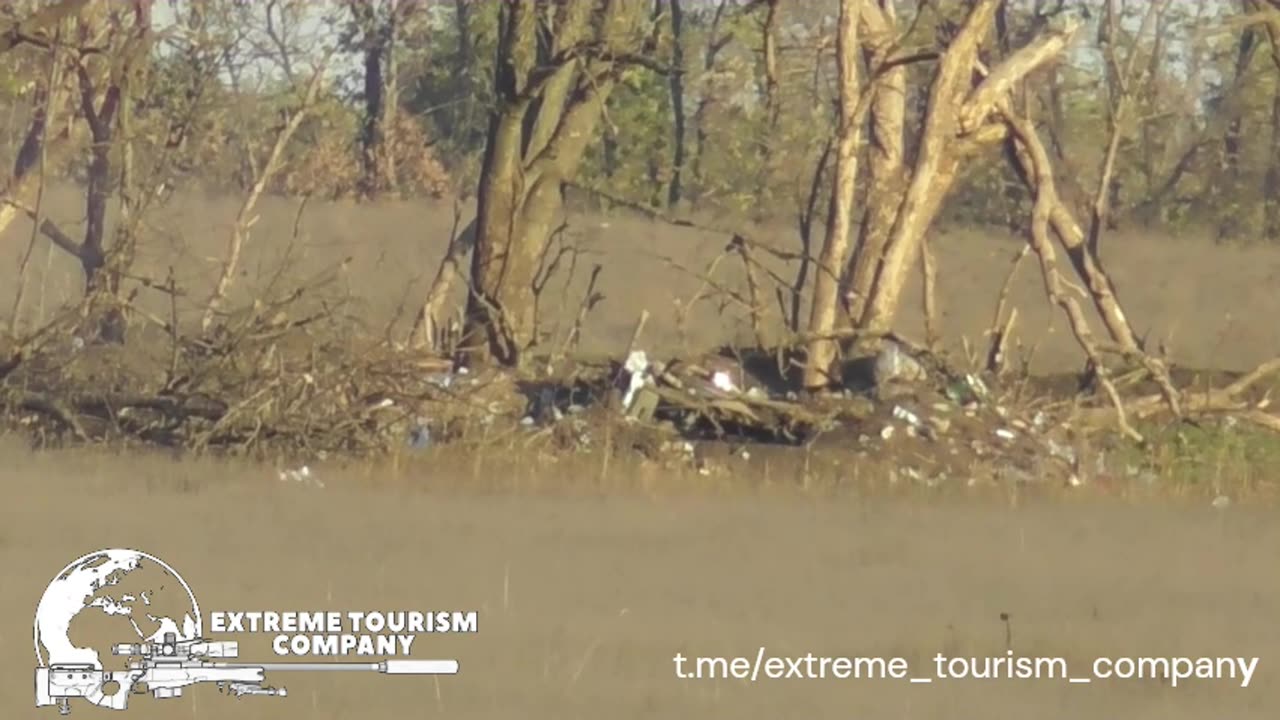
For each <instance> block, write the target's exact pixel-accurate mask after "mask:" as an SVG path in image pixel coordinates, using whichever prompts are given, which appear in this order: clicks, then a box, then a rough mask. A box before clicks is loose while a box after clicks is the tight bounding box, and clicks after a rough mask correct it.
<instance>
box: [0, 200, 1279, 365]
mask: <svg viewBox="0 0 1280 720" xmlns="http://www.w3.org/2000/svg"><path fill="white" fill-rule="evenodd" d="M82 203H83V195H82V193H81V192H80V191H78V190H76V189H74V188H66V187H61V188H51V189H50V190H49V192H48V194H47V198H46V202H45V205H46V214H47V215H48V216H49V217H51V218H53V219H55V220H58V221H59V222H60V224H61V225H62V226H63V227H64V228H65V229H66V230H67V231H68V233H69V234H71V235H72V236H73V237H74V236H76V235H78V233H79V232H81V228H80V227H79V226H78V225H77V222H76V220H77V218H81V217H83V208H82ZM238 203H239V199H238V198H235V197H229V196H220V197H213V196H204V195H196V194H188V195H183V196H179V197H176V198H174V199H173V200H172V202H170V203H169V204H168V205H167V206H165V207H163V208H161V209H159V210H157V211H155V212H153V213H151V214H150V215H149V216H148V220H147V223H148V226H149V227H148V239H147V240H146V241H145V242H144V244H143V246H142V247H141V248H140V257H139V261H138V265H137V271H138V273H139V274H140V275H145V276H148V277H151V278H153V279H156V280H159V281H161V282H163V280H164V278H165V274H166V273H167V269H168V267H169V266H171V265H172V266H173V267H174V269H175V274H176V277H177V281H178V285H179V286H180V287H183V288H185V289H186V290H187V291H188V293H189V295H188V297H187V298H184V299H183V301H182V302H180V303H179V307H178V310H179V312H180V313H181V314H182V317H183V318H184V319H194V318H195V317H198V312H199V308H200V307H201V303H202V302H203V300H204V298H205V297H207V295H208V292H209V288H210V287H211V286H212V284H213V281H214V279H215V278H216V277H217V273H218V270H219V264H218V263H220V262H221V260H222V258H223V257H225V254H226V242H227V238H228V236H229V234H230V228H231V224H232V221H233V219H234V218H235V214H236V211H237V209H238V207H239V205H238ZM470 212H471V209H470V208H469V207H468V208H464V209H463V217H462V219H463V222H465V221H466V220H468V219H469V218H470V217H471V216H470V214H468V213H470ZM258 214H259V216H260V217H259V220H258V222H257V223H256V224H255V225H254V227H253V236H252V238H251V239H250V241H249V243H248V244H247V245H246V247H245V255H244V257H243V262H242V264H241V269H242V275H241V276H240V277H239V278H237V281H236V282H237V284H236V285H235V286H234V287H233V296H234V297H235V299H237V300H239V301H240V302H242V303H243V302H244V301H245V300H247V299H251V298H253V297H256V296H258V294H261V293H263V292H265V291H266V289H268V288H270V287H272V286H273V283H274V287H275V289H276V293H277V294H282V293H284V292H287V291H288V290H289V289H292V287H293V286H294V284H297V283H302V282H305V281H306V280H308V279H310V278H313V277H315V276H316V275H318V274H321V273H323V272H325V271H326V270H330V269H332V268H334V267H335V266H336V264H337V263H339V262H340V261H341V260H342V259H343V258H346V257H350V258H351V259H352V260H351V263H350V265H349V266H348V268H347V270H346V271H345V272H344V273H342V274H341V276H340V277H339V280H338V282H337V283H335V284H334V285H333V286H332V287H331V288H328V290H330V291H332V292H335V293H340V294H342V295H344V296H346V297H349V298H351V299H353V301H354V302H355V303H356V304H357V305H356V307H358V309H359V312H360V314H361V316H362V318H363V319H364V320H365V321H366V322H367V324H368V326H369V329H370V330H371V331H373V332H380V331H382V330H383V329H384V328H385V327H387V326H388V324H390V323H392V322H395V323H396V325H395V326H396V327H397V328H398V329H399V330H400V332H401V333H403V332H405V331H406V330H407V328H408V326H409V324H410V322H411V321H412V316H413V313H414V311H416V309H417V307H416V303H418V302H420V301H421V298H422V297H423V295H424V294H425V292H426V288H427V286H428V285H429V284H430V282H431V280H432V279H433V277H434V274H435V272H436V268H437V266H438V263H439V260H440V258H441V257H442V255H443V254H444V251H445V247H446V245H447V242H448V239H449V234H450V230H451V228H452V227H453V222H454V217H453V206H452V204H451V203H449V202H445V201H437V202H429V201H415V202H394V203H393V202H386V203H380V204H376V205H356V204H353V203H345V202H338V203H324V202H320V201H318V200H317V201H312V202H310V203H307V204H306V205H305V206H304V207H302V208H301V213H299V202H297V201H289V200H283V199H279V198H264V200H263V201H262V203H261V204H260V207H259V212H258ZM568 222H569V229H568V231H567V233H566V241H567V242H568V243H570V244H573V245H575V246H577V247H578V248H579V249H580V253H581V254H580V256H579V258H578V262H577V270H576V272H575V273H574V275H573V277H572V278H568V274H567V267H568V265H569V264H570V263H569V261H568V260H567V259H566V260H565V261H564V262H563V263H562V267H563V268H565V269H564V270H562V271H561V272H560V273H559V274H557V275H556V276H554V277H553V278H552V281H551V282H550V283H549V285H548V287H547V290H546V291H545V294H544V299H543V301H542V305H543V309H542V313H543V317H544V318H545V326H546V328H547V329H548V330H552V329H559V330H560V331H561V334H562V333H563V331H564V330H566V329H567V327H568V325H569V323H571V322H572V319H573V317H574V316H575V315H576V313H577V310H578V305H579V303H580V301H581V298H582V294H583V291H584V289H585V285H586V281H587V277H588V275H589V274H590V269H591V265H592V264H594V263H600V264H601V265H603V266H604V269H603V271H602V273H601V276H600V280H599V289H600V290H601V291H602V292H603V293H604V294H605V296H606V298H605V300H604V301H603V302H602V303H601V304H600V305H599V306H598V307H597V308H596V310H595V312H594V313H592V315H590V316H589V317H588V319H587V323H586V326H585V328H584V337H583V347H582V350H583V351H584V352H588V353H593V354H594V353H607V354H610V355H613V356H616V355H618V354H619V353H621V352H622V350H623V348H624V346H625V344H626V342H627V338H628V337H629V336H630V333H631V330H632V328H633V325H634V323H635V320H636V316H637V315H638V314H639V312H640V311H641V310H642V309H646V310H648V311H649V313H650V316H651V317H650V321H649V323H648V325H647V326H646V331H645V335H644V337H643V338H642V340H643V345H644V346H645V347H646V348H648V349H649V350H650V351H651V352H653V353H655V354H658V355H665V354H670V353H678V352H688V351H695V352H698V351H703V350H706V349H708V348H711V347H715V346H718V345H721V344H724V343H726V342H733V341H748V340H750V339H751V336H750V328H749V326H748V324H747V322H746V313H745V312H744V311H743V310H742V308H740V307H738V306H735V305H732V304H730V306H729V307H728V308H727V309H726V310H725V311H723V312H721V310H720V309H719V307H718V306H719V303H718V302H717V300H719V299H720V298H717V297H715V293H714V292H713V291H712V292H711V293H710V295H711V297H710V298H709V299H704V300H703V301H702V302H701V303H699V304H698V305H697V306H696V307H695V308H694V309H693V310H692V311H690V313H689V316H688V320H687V324H686V327H685V329H684V330H685V332H684V334H683V336H682V334H681V332H680V328H679V327H678V326H677V324H676V302H677V301H680V302H684V303H687V302H688V301H689V300H690V299H691V298H693V297H695V295H696V294H697V293H698V290H699V285H700V284H701V279H700V276H701V275H702V274H703V273H704V272H705V270H706V269H707V266H708V264H709V263H710V262H711V261H712V260H714V259H715V257H716V256H717V255H718V254H720V252H721V251H722V250H723V248H724V246H725V244H726V243H727V241H728V235H726V234H724V233H719V232H707V231H699V230H694V229H691V228H685V227H672V226H670V225H667V224H663V223H661V222H657V221H651V220H649V219H646V218H642V217H638V216H636V215H635V214H634V213H629V212H624V211H619V212H617V213H613V214H601V213H586V212H583V213H575V214H574V215H572V216H571V217H569V218H568ZM704 224H705V225H712V226H715V227H717V228H727V229H730V230H736V231H740V232H743V233H744V234H745V235H747V236H749V237H751V238H752V239H753V240H755V241H757V242H759V243H761V244H764V245H769V246H773V247H777V248H779V249H783V250H786V251H789V252H795V251H796V250H797V245H798V241H797V239H796V232H795V229H794V228H793V227H791V226H754V225H749V224H743V223H738V222H734V221H732V220H717V219H705V222H704ZM295 230H296V233H295ZM29 232H30V226H29V224H27V223H22V222H19V223H15V224H14V226H13V227H11V228H10V229H8V230H7V231H6V232H5V233H4V234H2V235H0V248H5V250H4V252H5V253H6V256H7V257H11V258H15V262H12V263H9V262H6V263H2V264H0V288H5V287H12V286H13V283H14V282H15V277H14V269H15V268H16V267H17V262H16V258H17V257H19V256H20V255H21V252H22V251H23V250H25V248H26V245H27V240H28V237H27V236H28V233H29ZM933 245H934V247H935V248H936V249H935V252H937V254H938V264H939V275H940V277H939V289H938V291H939V305H940V309H941V312H942V314H943V318H942V331H943V334H944V338H943V339H944V341H945V342H946V345H947V347H949V348H950V349H952V350H958V349H959V347H960V345H961V341H962V339H963V338H968V339H969V341H970V342H972V343H973V344H974V345H975V346H977V347H979V348H981V347H983V338H982V337H981V336H982V333H983V331H984V330H986V329H987V328H988V327H989V326H990V324H991V316H992V313H993V312H994V309H995V302H996V296H997V294H998V291H999V288H1000V285H1001V283H1002V282H1003V280H1004V277H1005V275H1006V273H1007V272H1008V268H1009V263H1010V261H1011V260H1012V258H1013V257H1014V256H1015V254H1016V253H1017V251H1018V250H1019V248H1020V244H1019V240H1018V239H1016V238H1014V237H1011V236H1009V235H1007V234H990V233H985V232H979V231H963V230H959V231H950V232H941V233H939V235H938V237H936V238H934V239H933ZM44 247H46V244H44V243H42V244H41V246H40V250H39V251H38V252H37V253H36V254H35V260H34V261H33V263H32V265H33V268H32V272H31V278H30V280H29V288H30V289H29V290H28V299H27V307H28V308H29V309H31V310H33V311H34V309H36V308H38V306H39V298H40V295H41V290H40V288H41V287H43V288H44V291H43V292H44V297H45V304H46V306H49V305H51V304H53V303H54V302H56V301H58V300H61V299H65V298H68V297H76V296H77V295H78V293H79V290H80V285H81V283H82V282H83V281H82V279H81V274H80V270H79V268H78V266H77V265H76V262H75V261H74V260H73V259H71V258H69V257H67V256H66V255H64V254H62V253H59V252H58V251H56V250H55V251H53V253H51V255H50V257H51V258H52V260H51V262H48V263H46V256H45V250H44ZM1103 258H1104V260H1105V261H1106V263H1107V267H1108V269H1109V270H1110V271H1111V272H1112V274H1113V275H1114V278H1115V281H1116V284H1117V286H1118V288H1119V293H1120V297H1121V300H1122V301H1123V302H1124V303H1125V309H1126V312H1127V314H1128V315H1129V317H1130V318H1131V320H1132V322H1133V324H1134V327H1135V328H1136V329H1137V331H1138V332H1139V333H1142V334H1145V336H1146V337H1147V338H1148V339H1149V341H1150V343H1151V344H1152V345H1153V346H1154V345H1155V344H1156V343H1158V342H1164V343H1165V344H1166V345H1167V346H1168V348H1169V350H1170V354H1171V355H1172V357H1173V359H1174V360H1175V362H1177V363H1179V364H1182V365H1186V366H1190V367H1197V368H1210V367H1212V368H1217V369H1235V370H1242V369H1246V368H1251V367H1252V366H1254V365H1256V364H1258V363H1259V362H1262V361H1264V360H1267V359H1270V358H1271V357H1273V356H1274V355H1275V354H1276V353H1277V352H1278V351H1280V324H1277V323H1275V322H1271V321H1270V319H1271V318H1274V317H1276V316H1277V314H1280V293H1277V292H1276V288H1277V287H1280V249H1276V248H1268V247H1257V248H1238V247H1219V246H1214V245H1212V244H1211V243H1208V242H1206V241H1204V240H1202V239H1200V238H1175V237H1160V236H1154V235H1144V234H1130V235H1125V234H1116V235H1111V236H1108V238H1107V240H1106V241H1105V244H1104V247H1103ZM762 260H763V258H762ZM775 267H777V265H776V263H775ZM777 269H778V270H779V272H780V274H781V275H782V276H783V277H785V278H787V279H790V278H792V276H793V273H794V270H792V269H788V268H782V267H777ZM46 271H47V275H46ZM46 278H47V279H46ZM714 279H715V280H716V281H717V282H718V283H721V284H722V285H724V286H727V287H731V288H733V289H735V290H741V289H742V286H743V283H742V280H743V273H742V271H741V263H740V262H739V261H738V260H737V259H736V258H734V257H729V258H726V259H725V260H723V261H722V262H721V263H720V265H719V266H718V267H717V270H716V272H715V275H714ZM566 280H571V282H569V284H568V286H566V285H565V282H566ZM917 280H918V278H913V283H912V285H911V287H909V288H908V290H907V293H908V294H907V300H906V302H905V303H904V309H903V313H902V325H901V330H902V331H904V332H906V333H908V334H909V335H914V336H915V337H917V338H920V337H922V335H923V330H922V328H923V324H922V318H921V317H920V312H919V308H920V302H919V297H920V290H919V286H918V283H917V282H916V281H917ZM766 292H768V294H769V295H770V296H772V289H771V288H766ZM704 297H705V296H704ZM139 300H140V302H141V305H142V306H143V307H147V308H150V309H152V310H153V311H154V312H155V313H156V314H157V315H158V316H160V317H163V318H166V319H167V318H168V314H169V310H170V308H169V303H168V300H167V298H165V297H164V296H163V295H161V294H159V293H157V292H148V291H143V294H142V295H140V296H139ZM9 302H11V301H6V304H5V305H4V306H0V307H3V313H4V314H5V315H7V314H8V311H9ZM1012 302H1013V303H1014V304H1016V305H1017V307H1018V309H1019V313H1020V315H1019V321H1018V325H1017V333H1016V334H1017V336H1018V339H1019V340H1021V341H1022V342H1023V343H1024V344H1025V346H1026V347H1028V348H1031V347H1033V346H1034V347H1035V353H1034V356H1033V361H1032V369H1033V370H1034V371H1037V372H1060V371H1073V370H1077V369H1078V368H1079V367H1080V363H1081V361H1082V355H1081V354H1080V353H1079V352H1078V350H1077V349H1076V346H1075V341H1074V339H1073V338H1071V336H1070V333H1069V332H1068V329H1067V325H1066V322H1065V320H1064V319H1063V318H1062V317H1061V312H1060V311H1058V310H1056V309H1054V308H1051V307H1049V305H1048V303H1047V301H1046V300H1045V298H1044V288H1043V285H1042V283H1041V281H1040V277H1039V273H1038V270H1037V269H1036V268H1035V265H1034V262H1032V261H1031V260H1028V261H1027V262H1025V263H1024V264H1023V267H1022V269H1021V271H1020V273H1019V275H1018V278H1017V281H1016V282H1015V284H1014V287H1013V291H1012ZM1085 304H1086V305H1087V303H1085ZM769 309H770V312H771V314H770V315H769V316H768V317H767V318H766V319H767V320H768V321H770V322H771V324H772V327H771V328H770V329H771V331H772V332H774V334H773V336H772V339H773V340H775V341H776V340H779V339H781V337H782V336H781V334H779V333H778V328H777V321H778V319H779V317H778V315H779V313H778V312H777V311H776V309H775V308H774V306H773V305H772V304H770V308H769Z"/></svg>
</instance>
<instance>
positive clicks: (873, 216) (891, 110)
mask: <svg viewBox="0 0 1280 720" xmlns="http://www.w3.org/2000/svg"><path fill="white" fill-rule="evenodd" d="M893 5H894V3H893V0H876V2H867V3H865V4H864V5H863V7H862V14H861V22H862V26H861V27H862V44H863V46H864V47H865V48H866V55H867V66H868V67H869V68H871V69H872V72H876V70H877V69H878V68H884V67H887V63H888V62H889V60H890V55H891V53H893V52H894V51H895V50H896V48H895V47H894V46H895V44H896V42H897V40H898V38H897V37H896V31H897V19H896V16H895V13H894V7H893ZM869 92H871V93H872V99H871V107H870V114H871V125H870V137H869V138H868V140H869V142H868V154H869V158H868V169H869V170H870V173H869V175H870V183H871V187H870V190H869V192H868V194H867V197H868V200H867V208H866V211H865V212H864V213H863V217H862V225H861V228H860V229H859V233H858V245H857V248H856V249H855V251H854V255H853V260H852V262H851V263H850V266H849V270H848V273H847V276H846V286H845V288H844V291H843V292H842V293H841V294H842V296H843V298H842V299H843V300H844V303H845V312H846V313H847V315H848V317H849V318H859V317H861V315H862V312H863V310H864V308H865V307H866V300H867V297H868V296H869V295H870V293H871V285H872V282H873V281H874V280H875V276H876V271H877V270H878V269H879V266H880V257H881V255H882V254H883V252H884V246H885V242H887V241H888V239H889V231H890V230H891V229H892V227H893V221H894V218H896V217H897V215H898V209H899V200H900V199H901V197H902V189H903V186H904V184H905V182H906V177H905V167H904V165H903V162H904V153H903V144H904V141H905V134H904V133H905V130H906V125H905V123H906V114H907V69H906V66H905V65H901V64H898V65H894V66H892V67H888V69H887V70H885V71H884V72H882V73H880V76H879V78H878V79H877V81H876V82H875V83H874V84H873V85H872V87H871V89H870V91H869Z"/></svg>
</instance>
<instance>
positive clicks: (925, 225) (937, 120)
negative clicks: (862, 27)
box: [858, 0, 999, 335]
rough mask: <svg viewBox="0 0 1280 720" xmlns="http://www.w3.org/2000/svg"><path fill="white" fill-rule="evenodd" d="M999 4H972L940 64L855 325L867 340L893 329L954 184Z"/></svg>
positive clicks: (987, 0)
mask: <svg viewBox="0 0 1280 720" xmlns="http://www.w3.org/2000/svg"><path fill="white" fill-rule="evenodd" d="M998 5H999V0H979V1H978V2H977V3H975V4H974V6H973V7H972V9H971V10H970V11H969V14H968V16H967V17H966V18H965V20H964V23H963V24H962V25H961V27H960V30H959V32H958V33H957V35H956V37H955V39H954V40H953V41H952V42H951V45H950V47H948V48H947V50H946V52H945V53H944V54H943V56H942V58H941V59H940V61H939V66H938V70H937V72H936V74H935V76H934V80H933V86H932V87H931V88H930V91H929V108H928V112H927V113H926V115H925V119H924V128H923V131H922V136H921V141H920V150H919V156H918V157H917V159H916V165H915V168H914V169H913V170H912V173H911V181H910V183H909V185H908V186H907V190H906V193H905V194H904V195H903V198H902V201H901V207H900V209H899V212H898V213H897V217H896V218H895V219H894V222H893V226H892V230H891V231H890V233H889V237H888V240H887V241H886V243H885V248H884V253H883V255H882V258H881V263H880V270H879V272H878V273H877V274H876V277H875V280H874V281H873V284H872V287H871V291H870V293H869V297H868V298H867V304H866V306H865V308H864V310H863V312H862V315H861V318H860V322H859V323H858V326H859V328H860V329H863V330H865V331H867V332H868V333H869V334H871V335H876V334H880V333H884V332H887V331H889V329H890V328H891V327H892V326H893V320H894V317H895V315H896V314H897V310H898V306H899V304H900V303H901V299H902V290H903V287H904V286H905V285H906V281H907V273H908V272H909V271H910V269H911V263H913V262H915V261H916V260H918V259H919V255H920V242H921V239H922V238H923V237H924V233H925V232H926V231H927V230H928V229H929V226H930V225H931V224H932V223H933V219H934V217H936V216H937V214H938V210H939V209H940V208H941V207H942V201H943V199H944V198H945V197H946V194H947V192H948V191H949V190H950V188H951V185H952V183H953V182H954V181H955V176H956V171H957V169H958V167H959V162H960V153H959V151H958V149H957V148H956V147H954V145H955V137H956V135H957V133H958V132H959V131H960V130H961V129H962V127H963V126H962V124H961V123H960V121H959V118H958V117H957V115H959V114H960V112H961V107H960V101H961V100H963V99H964V97H965V96H966V94H968V95H970V96H971V97H973V96H974V95H977V93H978V91H977V90H974V91H973V92H972V93H970V92H969V91H970V87H971V85H970V83H971V82H972V73H973V65H974V61H975V60H976V59H977V50H978V43H979V41H980V40H981V39H982V37H983V35H984V34H985V33H986V32H987V30H988V28H989V26H990V25H991V21H992V19H993V18H994V16H995V11H996V8H997V6H998ZM990 77H996V74H995V73H992V75H991V76H990ZM997 89H998V88H997ZM994 92H995V91H994V90H993V93H994ZM974 103H975V104H974V107H975V108H983V106H984V105H985V104H986V103H985V102H982V98H976V99H975V100H974Z"/></svg>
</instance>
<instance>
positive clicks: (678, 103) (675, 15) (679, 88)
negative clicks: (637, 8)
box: [667, 0, 685, 207]
mask: <svg viewBox="0 0 1280 720" xmlns="http://www.w3.org/2000/svg"><path fill="white" fill-rule="evenodd" d="M668 3H669V5H670V8H671V67H672V68H674V69H675V70H677V71H680V70H683V69H684V8H682V7H681V5H680V0H668ZM668 86H669V87H670V89H671V135H672V137H671V147H672V150H671V153H672V156H671V184H670V185H668V186H667V206H668V207H675V206H676V204H678V203H679V202H680V193H681V192H682V191H683V188H682V187H681V185H680V181H681V172H682V171H683V170H684V162H685V160H684V158H685V127H684V126H685V117H684V73H683V72H673V73H671V76H670V78H669V79H668Z"/></svg>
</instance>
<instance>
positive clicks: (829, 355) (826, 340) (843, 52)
mask: <svg viewBox="0 0 1280 720" xmlns="http://www.w3.org/2000/svg"><path fill="white" fill-rule="evenodd" d="M861 3H862V0H840V16H839V21H838V30H837V35H836V57H837V62H838V76H839V80H838V82H839V93H840V122H839V126H838V127H837V130H836V132H837V134H838V140H837V143H836V161H835V184H834V187H833V189H832V193H831V205H830V212H829V215H828V219H827V233H826V237H824V238H823V241H822V252H821V254H820V255H819V261H818V274H817V276H816V277H815V278H814V281H813V303H812V305H811V307H810V312H809V335H810V340H809V343H808V347H807V352H806V358H805V368H804V374H803V378H802V380H803V384H804V387H805V389H807V390H820V389H822V388H825V387H827V386H829V385H830V384H831V382H832V380H833V379H834V377H835V376H836V375H835V373H833V370H834V367H833V365H834V362H835V360H836V343H835V341H834V339H832V338H831V337H830V335H831V334H832V331H833V330H834V329H835V324H836V309H837V303H838V297H837V295H838V293H839V283H840V279H839V276H838V273H839V272H840V270H841V268H843V267H844V264H845V259H846V257H847V256H848V249H849V248H848V246H849V229H850V225H851V224H852V218H853V191H854V183H855V181H856V180H857V177H858V139H859V136H860V135H861V132H860V130H861V128H860V126H859V123H858V118H857V105H858V98H859V95H860V94H861V89H860V88H859V85H858V83H859V80H858V10H859V6H860V5H861Z"/></svg>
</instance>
